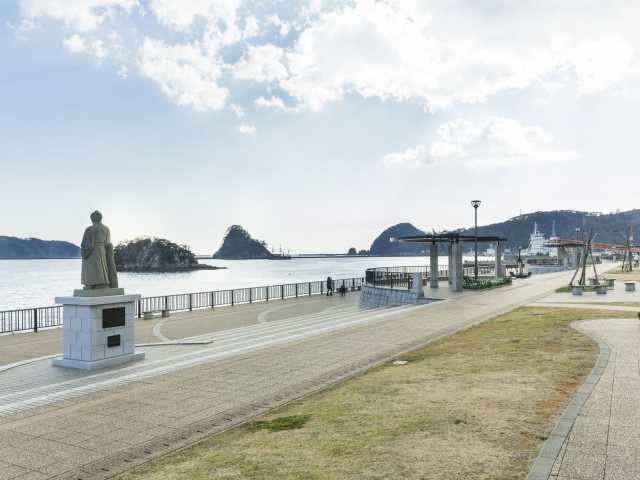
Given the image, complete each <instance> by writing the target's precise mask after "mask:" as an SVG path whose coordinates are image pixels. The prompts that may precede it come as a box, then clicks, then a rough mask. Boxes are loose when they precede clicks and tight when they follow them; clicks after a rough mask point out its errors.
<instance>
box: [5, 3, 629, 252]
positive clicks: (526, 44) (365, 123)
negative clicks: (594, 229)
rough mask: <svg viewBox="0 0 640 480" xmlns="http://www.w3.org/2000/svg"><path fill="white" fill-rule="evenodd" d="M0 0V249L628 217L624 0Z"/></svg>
mask: <svg viewBox="0 0 640 480" xmlns="http://www.w3.org/2000/svg"><path fill="white" fill-rule="evenodd" d="M600 3H601V2H586V1H582V2H573V1H567V2H562V4H561V5H559V4H557V2H527V1H523V2H518V3H517V5H515V4H513V5H512V2H502V1H497V0H496V1H488V2H473V1H471V0H469V1H465V0H458V1H449V2H444V1H430V2H426V1H412V0H406V1H394V0H388V1H383V0H380V1H374V0H354V1H347V2H343V1H337V0H336V1H319V0H300V1H297V2H288V1H284V0H260V1H258V0H254V1H246V0H182V1H180V2H176V1H172V0H4V1H3V2H2V3H0V105H1V106H2V108H1V109H0V147H1V150H0V151H1V153H0V169H1V170H0V172H1V178H2V184H3V187H2V189H0V204H1V205H2V223H1V224H0V234H5V235H17V236H37V237H41V238H56V239H65V240H70V241H74V242H78V241H79V236H80V234H81V231H82V228H83V227H84V226H85V225H86V224H87V222H88V214H89V212H90V211H92V210H94V209H96V208H98V209H100V210H102V211H103V213H104V215H105V223H107V224H108V225H110V227H111V229H112V231H113V236H114V238H115V239H116V240H124V239H127V238H132V237H135V236H137V235H143V234H146V235H154V236H162V237H165V238H169V239H170V240H173V241H176V242H179V243H186V244H188V245H190V246H191V247H192V248H193V249H194V251H196V252H198V253H210V252H212V251H214V250H215V249H216V248H217V247H218V245H219V243H220V241H221V238H222V235H223V234H224V231H225V229H226V228H227V227H228V226H229V225H231V224H233V223H239V224H242V225H243V226H244V227H245V228H246V229H247V230H249V231H250V232H251V233H252V234H253V235H254V236H256V237H258V238H263V239H265V240H266V241H267V242H268V243H270V244H275V245H278V246H279V245H280V244H282V245H283V247H284V248H288V249H291V251H296V252H298V251H306V252H309V251H344V250H346V249H347V248H348V247H350V246H355V247H357V248H368V246H369V245H370V243H371V241H372V240H373V238H374V237H375V236H376V235H377V234H378V233H379V232H380V231H381V230H382V229H384V228H386V227H387V226H389V225H391V224H393V223H397V222H401V221H410V222H412V223H414V224H415V225H417V226H419V227H422V228H429V229H431V228H436V229H442V228H451V227H458V226H463V225H469V224H470V223H471V222H472V219H473V210H472V209H471V207H470V206H469V200H471V199H472V198H481V199H482V200H483V206H482V207H481V210H480V219H481V221H482V223H489V222H493V221H501V220H504V219H506V218H509V217H511V216H514V215H517V214H518V213H519V212H520V211H522V212H527V211H535V210H547V209H556V208H567V209H580V210H589V211H607V212H608V211H613V210H616V209H629V208H634V207H636V206H638V205H637V203H636V201H635V185H634V184H633V178H635V171H634V170H635V168H636V167H635V166H636V165H637V160H636V157H637V154H636V152H637V147H638V140H637V137H638V135H637V133H636V123H637V120H636V117H637V114H636V112H637V111H638V107H639V106H640V105H639V102H638V78H639V74H640V55H639V49H640V39H639V38H638V35H637V34H636V32H635V30H636V25H637V24H638V20H640V14H639V10H638V7H635V6H634V4H633V2H628V3H627V4H625V3H623V2H619V3H617V4H615V5H613V6H612V5H602V6H601V5H600Z"/></svg>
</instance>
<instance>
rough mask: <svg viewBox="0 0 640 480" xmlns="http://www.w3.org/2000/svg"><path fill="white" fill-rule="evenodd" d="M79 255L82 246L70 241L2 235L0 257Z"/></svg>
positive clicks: (71, 256) (64, 256)
mask: <svg viewBox="0 0 640 480" xmlns="http://www.w3.org/2000/svg"><path fill="white" fill-rule="evenodd" d="M79 257H80V247H78V246H77V245H74V244H73V243H70V242H64V241H61V240H40V239H39V238H18V237H7V236H0V259H34V258H79Z"/></svg>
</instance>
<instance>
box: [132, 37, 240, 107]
mask: <svg viewBox="0 0 640 480" xmlns="http://www.w3.org/2000/svg"><path fill="white" fill-rule="evenodd" d="M138 54H139V61H138V64H139V68H140V72H141V73H142V74H143V75H144V76H145V77H147V78H149V79H151V80H153V81H154V82H156V83H157V84H158V85H159V86H160V89H161V90H162V92H163V93H164V94H165V95H166V96H167V97H169V98H170V99H171V100H172V101H173V102H175V103H177V104H178V105H183V106H190V107H193V108H194V109H196V110H203V111H204V110H220V109H222V108H223V107H224V104H225V100H226V98H227V96H228V95H229V91H228V90H227V89H226V88H224V87H221V86H220V85H218V83H217V82H218V79H219V78H220V75H221V74H222V71H221V68H220V65H219V64H218V63H217V62H216V61H215V60H212V59H211V58H209V57H208V56H207V55H206V54H205V53H204V52H203V51H202V49H201V48H200V46H199V45H197V44H183V45H173V46H171V45H167V44H166V43H164V42H162V41H160V40H152V39H149V38H147V39H145V41H144V43H143V44H142V46H141V47H140V49H139V52H138Z"/></svg>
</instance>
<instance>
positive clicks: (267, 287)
mask: <svg viewBox="0 0 640 480" xmlns="http://www.w3.org/2000/svg"><path fill="white" fill-rule="evenodd" d="M264 288H265V290H266V291H267V302H268V301H269V286H266V287H264Z"/></svg>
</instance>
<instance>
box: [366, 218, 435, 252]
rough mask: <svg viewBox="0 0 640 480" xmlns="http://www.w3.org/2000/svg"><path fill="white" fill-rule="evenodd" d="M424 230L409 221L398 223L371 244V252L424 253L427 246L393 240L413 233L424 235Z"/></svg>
mask: <svg viewBox="0 0 640 480" xmlns="http://www.w3.org/2000/svg"><path fill="white" fill-rule="evenodd" d="M423 234H424V232H423V231H422V230H418V229H417V228H416V227H414V226H413V225H412V224H410V223H408V222H404V223H398V224H397V225H393V226H392V227H389V228H387V229H386V230H385V231H383V232H382V233H381V234H380V235H378V237H377V238H376V239H375V240H374V241H373V243H372V244H371V248H370V249H369V253H370V254H371V255H422V254H423V253H424V251H425V248H426V247H425V246H424V245H420V244H415V243H414V244H412V243H400V242H398V241H391V239H397V238H400V237H410V236H412V235H423Z"/></svg>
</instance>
